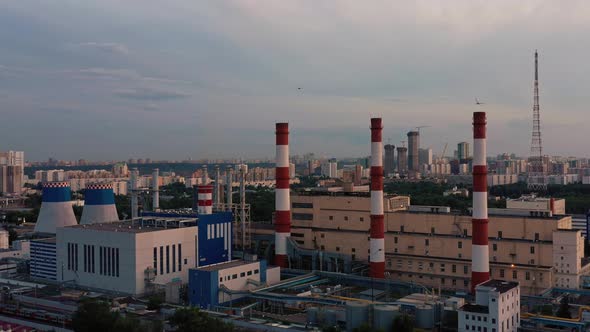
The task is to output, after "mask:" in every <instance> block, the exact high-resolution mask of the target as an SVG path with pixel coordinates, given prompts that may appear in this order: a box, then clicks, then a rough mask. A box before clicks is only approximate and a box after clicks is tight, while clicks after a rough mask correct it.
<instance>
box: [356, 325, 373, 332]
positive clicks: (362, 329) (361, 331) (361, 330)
mask: <svg viewBox="0 0 590 332" xmlns="http://www.w3.org/2000/svg"><path fill="white" fill-rule="evenodd" d="M372 331H373V329H372V328H371V326H370V325H369V323H363V324H362V325H361V326H359V327H355V328H354V329H352V332H372Z"/></svg>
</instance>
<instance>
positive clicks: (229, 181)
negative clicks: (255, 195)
mask: <svg viewBox="0 0 590 332" xmlns="http://www.w3.org/2000/svg"><path fill="white" fill-rule="evenodd" d="M233 173H234V170H233V169H232V168H231V167H230V166H228V167H227V172H226V177H227V179H226V180H225V182H226V186H227V188H226V190H227V209H226V210H227V211H231V206H232V205H233V197H232V190H233V187H232V182H233V180H234V179H233Z"/></svg>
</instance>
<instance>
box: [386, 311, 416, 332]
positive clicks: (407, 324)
mask: <svg viewBox="0 0 590 332" xmlns="http://www.w3.org/2000/svg"><path fill="white" fill-rule="evenodd" d="M412 331H414V319H412V317H410V316H409V315H405V314H404V315H400V316H397V317H395V319H394V320H393V325H392V327H391V332H412Z"/></svg>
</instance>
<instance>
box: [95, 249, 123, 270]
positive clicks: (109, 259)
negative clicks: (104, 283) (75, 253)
mask: <svg viewBox="0 0 590 332" xmlns="http://www.w3.org/2000/svg"><path fill="white" fill-rule="evenodd" d="M98 252H99V256H98V266H99V271H98V273H99V274H100V275H103V276H109V277H118V276H119V248H111V247H102V246H101V247H99V248H98Z"/></svg>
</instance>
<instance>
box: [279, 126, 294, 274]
mask: <svg viewBox="0 0 590 332" xmlns="http://www.w3.org/2000/svg"><path fill="white" fill-rule="evenodd" d="M275 134H276V148H277V151H276V171H275V181H276V188H275V265H278V266H280V267H287V265H288V264H287V238H288V237H290V236H291V199H290V196H289V124H288V123H277V124H276V132H275Z"/></svg>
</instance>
